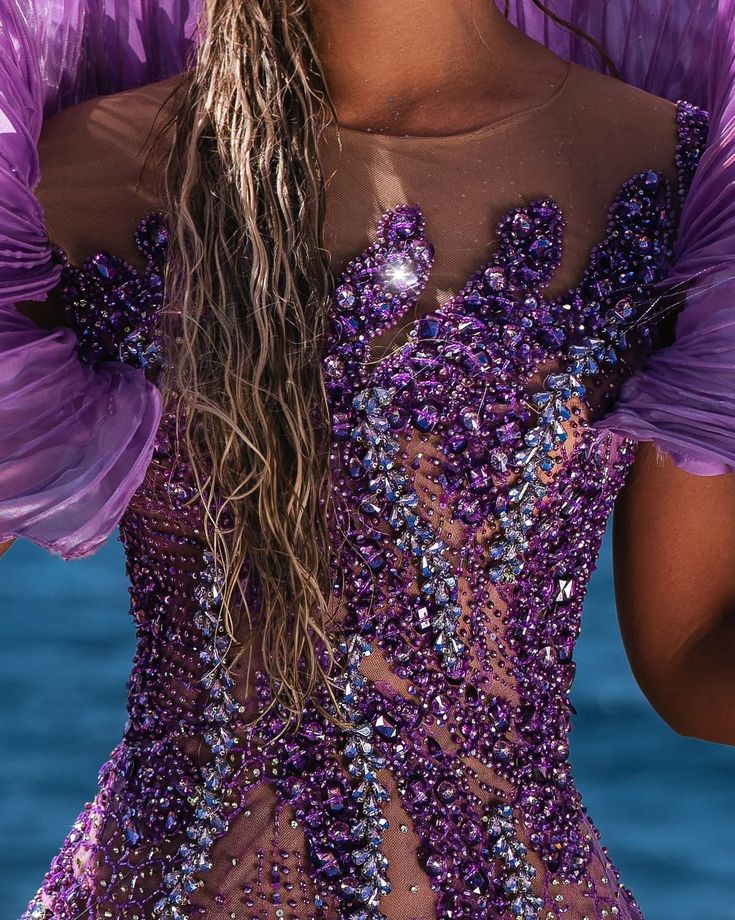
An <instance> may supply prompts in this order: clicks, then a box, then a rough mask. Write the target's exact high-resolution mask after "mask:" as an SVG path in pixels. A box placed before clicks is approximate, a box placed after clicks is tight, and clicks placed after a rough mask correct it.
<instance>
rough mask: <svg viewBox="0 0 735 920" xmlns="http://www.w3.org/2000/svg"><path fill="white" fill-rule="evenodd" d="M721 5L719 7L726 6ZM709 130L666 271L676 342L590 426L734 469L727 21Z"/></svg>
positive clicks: (731, 67) (733, 71)
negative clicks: (679, 294) (674, 303)
mask: <svg viewBox="0 0 735 920" xmlns="http://www.w3.org/2000/svg"><path fill="white" fill-rule="evenodd" d="M726 7H729V5H725V4H723V5H722V7H721V12H722V13H723V15H724V13H725V12H727V10H726ZM711 53H712V61H713V65H714V66H713V69H712V73H711V85H710V93H709V95H710V98H711V99H712V100H713V107H712V110H711V112H710V132H709V139H708V142H707V147H706V149H705V152H704V154H703V156H702V158H701V160H700V162H699V165H698V167H697V169H696V172H695V175H694V179H693V181H692V184H691V187H690V189H689V193H688V195H687V197H686V200H685V202H684V207H683V210H682V214H681V221H680V225H679V237H678V241H677V246H676V250H675V254H674V265H673V270H672V272H671V273H670V274H669V275H668V277H667V278H665V279H664V280H663V281H662V282H661V283H660V287H661V288H662V289H669V288H670V289H673V290H676V289H677V288H680V289H682V290H685V291H686V295H685V304H684V306H683V308H682V309H681V311H680V313H679V314H678V316H677V320H676V325H675V334H674V342H673V344H671V345H670V346H668V347H666V348H662V349H660V350H659V351H657V352H655V353H654V354H653V355H652V357H651V358H650V360H649V361H648V362H647V363H646V364H645V365H644V366H643V367H642V368H641V369H640V370H638V371H637V372H636V373H634V374H633V376H632V377H630V378H629V379H628V380H627V381H626V383H625V384H624V386H623V388H622V391H621V394H620V398H619V400H618V401H617V402H616V404H615V406H614V407H613V409H612V410H611V411H610V412H609V413H608V414H607V415H606V416H605V417H604V418H602V419H601V420H599V421H598V422H597V423H596V426H595V427H598V428H601V429H612V430H613V431H616V432H618V433H620V434H622V435H625V436H627V437H630V438H633V439H634V440H636V441H653V442H654V443H655V444H656V445H657V447H658V448H659V449H660V450H661V451H663V452H665V453H667V454H669V455H670V456H671V458H672V459H673V460H674V462H675V463H676V464H677V465H678V466H680V467H682V468H683V469H685V470H687V471H689V472H692V473H696V474H699V475H716V474H720V473H726V472H732V471H735V20H733V18H732V17H729V18H728V21H722V20H720V22H719V23H718V28H717V29H716V30H715V32H714V35H713V39H712V49H711Z"/></svg>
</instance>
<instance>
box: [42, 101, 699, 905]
mask: <svg viewBox="0 0 735 920" xmlns="http://www.w3.org/2000/svg"><path fill="white" fill-rule="evenodd" d="M678 123H679V145H678V150H677V165H678V169H679V188H678V189H676V190H675V189H674V188H673V187H672V185H671V183H670V182H669V181H668V180H667V179H666V178H665V177H664V176H663V175H662V174H661V173H659V172H656V171H653V170H646V171H644V172H642V173H640V174H637V175H635V176H633V177H631V178H630V179H629V180H628V181H627V182H626V183H624V185H623V186H622V187H621V188H620V190H619V192H618V194H617V196H616V198H615V200H614V201H613V202H612V204H611V207H610V210H609V219H608V232H607V235H606V237H605V239H604V240H603V241H601V243H600V244H599V245H598V246H597V247H596V248H595V249H594V251H593V253H592V256H591V258H590V261H589V264H588V266H587V270H586V272H585V274H584V277H583V278H582V280H581V282H580V284H579V285H578V286H577V287H576V288H574V289H573V290H570V291H568V292H566V293H565V294H563V295H561V296H558V297H556V298H553V299H552V298H548V297H547V296H545V289H546V287H547V286H548V284H549V282H550V280H551V279H552V277H553V276H554V273H555V271H556V269H557V268H558V265H559V262H560V258H561V248H562V245H563V237H564V223H565V221H564V216H563V214H562V211H561V209H560V207H559V206H558V204H557V203H556V202H555V201H553V200H551V199H548V198H536V199H534V200H532V201H529V202H528V203H526V204H524V205H521V206H518V207H515V208H513V209H511V210H510V211H508V212H507V214H506V215H505V216H504V217H503V218H502V220H501V221H500V223H499V224H498V226H497V237H496V244H497V245H496V246H495V248H494V251H493V254H492V255H491V257H490V258H489V260H488V261H487V263H486V264H484V265H482V266H481V267H480V268H479V269H478V270H477V271H476V272H475V273H474V274H473V275H472V277H471V278H469V280H468V281H467V282H466V284H465V285H464V286H463V287H462V288H461V290H460V291H459V292H458V294H457V295H456V296H455V297H453V298H452V299H451V300H450V301H448V302H447V303H446V304H444V305H443V306H442V307H441V308H439V309H438V310H435V311H432V312H430V313H424V314H423V315H420V316H419V317H417V318H416V320H415V322H414V323H413V324H412V325H411V327H410V332H409V335H408V336H407V337H406V338H405V339H404V341H403V342H402V343H400V344H399V345H398V346H397V347H396V348H394V349H392V350H391V351H390V352H388V353H384V354H382V355H378V356H374V355H373V354H372V347H371V346H372V342H373V340H375V338H376V337H377V335H378V334H379V333H381V332H383V331H384V330H385V329H387V328H388V327H389V326H391V325H392V324H395V323H397V322H398V321H399V320H401V319H402V318H403V317H404V316H405V315H406V314H407V313H408V312H409V311H410V309H411V307H412V306H413V305H415V304H416V302H417V300H418V298H419V297H420V295H421V291H422V286H423V284H424V283H425V282H426V279H427V277H428V273H429V272H430V270H431V266H432V261H433V249H432V246H431V243H430V241H429V240H428V239H427V238H426V235H425V225H424V219H423V215H422V212H421V209H420V207H418V206H416V205H411V204H403V203H401V204H399V205H397V206H396V207H395V208H393V209H391V210H390V211H388V212H386V213H385V214H384V215H383V217H382V218H381V220H380V222H379V225H378V228H377V234H376V239H375V241H374V243H373V244H372V245H371V246H370V247H369V248H368V249H367V250H366V251H364V252H363V253H361V254H360V255H359V256H357V257H356V258H354V259H353V260H352V261H350V262H349V264H348V265H347V266H346V268H345V270H344V271H343V273H342V274H341V275H340V277H339V278H338V279H336V283H335V289H334V302H333V314H332V323H331V329H330V336H329V341H328V343H327V347H326V349H325V353H324V358H323V372H324V376H325V381H326V385H327V391H328V396H329V401H330V406H331V411H332V423H333V424H332V435H333V437H332V442H331V455H330V464H331V473H332V486H333V489H334V497H335V502H334V508H335V510H334V519H333V522H332V524H333V528H334V542H333V547H332V555H333V562H334V565H335V570H336V569H337V568H339V570H340V571H342V572H344V573H347V577H346V578H342V579H340V580H339V587H337V586H336V585H335V589H334V600H335V605H336V607H337V608H338V609H339V612H340V616H339V618H338V629H339V631H338V634H337V635H336V637H335V641H336V644H337V647H338V651H339V655H340V661H341V668H342V672H341V676H340V679H339V688H340V691H339V692H340V695H341V700H340V702H341V704H342V707H343V710H344V711H345V712H346V713H347V716H348V720H349V724H350V728H349V729H348V730H345V729H339V728H337V727H335V725H334V724H333V723H332V722H330V721H329V720H328V719H325V718H324V717H323V716H322V715H320V714H319V712H318V709H317V707H316V706H310V708H309V709H308V710H307V711H306V712H304V714H303V719H302V723H301V726H300V728H299V729H298V730H297V731H287V732H285V733H281V731H280V730H281V728H282V727H283V724H284V718H283V714H282V713H280V712H279V710H278V708H277V707H275V708H272V709H271V710H270V711H269V714H268V715H267V716H266V718H265V719H264V720H263V721H262V722H261V723H259V725H258V727H257V730H256V731H253V730H251V729H250V728H249V727H248V724H247V718H246V716H247V715H248V714H249V713H251V712H252V711H253V710H254V709H255V708H257V707H258V706H266V705H267V703H268V702H269V690H268V684H267V681H266V680H265V678H264V676H263V674H262V672H259V673H258V674H257V676H256V681H255V686H254V688H253V691H252V692H251V693H246V691H245V689H244V684H243V680H242V676H243V670H244V669H243V665H242V663H241V662H234V663H233V662H231V661H230V660H229V659H228V646H227V642H226V641H225V639H224V638H223V636H222V635H221V631H220V630H219V629H218V625H219V623H218V609H219V584H220V573H219V572H218V571H217V570H216V568H215V567H214V566H213V560H212V557H211V554H210V553H209V552H208V550H207V548H206V541H205V539H204V535H203V527H202V519H201V509H200V508H199V507H198V505H197V503H196V501H194V502H192V501H191V499H192V497H194V496H195V490H194V488H193V483H192V479H191V474H190V471H189V469H188V467H187V464H186V458H185V457H183V456H181V455H180V453H179V452H178V451H177V449H176V447H175V440H174V437H173V434H174V425H175V416H174V415H173V413H171V412H170V413H168V414H167V415H166V416H165V417H164V421H163V423H162V425H161V429H160V431H159V436H158V440H157V444H156V449H155V453H154V457H153V460H152V463H151V466H150V468H149V471H148V474H147V476H146V479H145V481H144V483H143V484H142V486H141V487H140V489H139V490H138V492H137V494H136V496H135V497H134V499H133V501H132V503H131V505H130V507H129V509H128V511H127V513H126V515H125V518H124V519H123V521H122V523H121V538H122V541H123V544H124V546H125V549H126V553H127V560H128V572H129V575H130V579H131V598H132V603H131V610H132V614H133V618H134V620H135V623H136V627H137V630H138V648H137V652H136V658H135V662H134V668H133V672H132V675H131V679H130V683H129V706H128V713H129V718H128V723H127V725H126V729H125V735H124V738H123V740H122V742H121V744H120V745H119V746H118V747H117V748H116V749H115V751H114V752H113V754H112V756H111V759H110V760H109V761H108V763H107V764H106V765H105V766H104V767H103V769H102V771H101V774H100V791H99V794H98V796H97V797H96V799H95V801H94V802H93V803H92V804H91V805H90V807H89V808H88V809H87V810H85V812H84V813H83V814H82V815H81V816H80V819H79V821H78V823H77V824H76V825H75V827H74V829H73V831H72V833H71V834H70V836H69V838H68V840H67V841H66V843H65V846H64V848H63V850H62V852H61V853H60V854H59V856H58V857H57V859H56V860H55V862H54V865H53V867H52V870H51V872H50V873H49V876H48V877H47V879H46V881H45V882H44V886H43V888H42V890H41V892H39V895H38V896H37V898H36V899H35V900H34V902H33V903H32V905H31V906H30V908H29V912H28V916H29V917H33V918H47V917H54V918H56V917H59V918H65V920H66V918H68V920H71V918H72V917H77V916H79V915H80V911H81V912H84V911H87V912H88V915H89V916H90V917H95V918H102V917H115V918H124V920H134V918H141V920H142V918H148V917H156V918H169V920H175V918H180V917H186V916H199V917H208V918H213V920H220V918H223V920H224V918H232V920H240V918H242V920H246V918H247V920H251V918H274V917H275V918H299V920H306V918H330V920H331V918H338V917H339V918H351V920H380V918H388V920H398V918H406V920H408V918H424V917H425V918H442V920H443V918H473V920H474V918H477V920H479V918H503V920H505V918H509V917H517V918H523V920H540V918H544V920H546V918H558V917H565V918H569V920H572V918H574V920H582V918H584V917H587V918H603V917H611V918H612V917H617V918H621V920H622V918H629V920H638V918H640V912H639V909H638V906H637V904H636V902H635V900H634V898H633V896H632V895H631V894H630V892H629V891H628V890H627V889H626V888H625V887H624V886H623V885H622V884H621V883H620V882H619V880H618V874H617V871H616V869H615V867H614V865H613V864H612V863H611V861H610V859H609V857H608V854H607V852H606V850H605V848H604V847H603V846H602V845H601V843H600V840H599V835H598V834H597V831H596V829H595V827H594V825H593V823H592V821H591V820H590V818H589V816H588V815H587V814H586V812H585V810H584V807H583V805H582V803H581V800H580V797H579V793H578V791H577V789H576V787H575V783H574V779H573V776H572V772H571V769H570V764H569V759H568V755H569V748H568V742H567V736H568V732H569V729H570V714H571V712H572V707H571V704H570V701H569V690H570V686H571V684H572V680H573V677H574V667H575V666H574V661H573V650H574V644H575V640H576V638H577V636H578V633H579V629H580V615H581V608H582V601H583V597H584V593H585V590H586V584H587V581H588V578H589V576H590V573H591V571H592V569H593V567H594V565H595V560H596V558H597V554H598V551H599V547H600V543H601V540H602V536H603V533H604V529H605V524H606V521H607V519H608V516H609V514H610V511H611V509H612V506H613V503H614V501H615V497H616V495H617V493H618V491H619V489H620V488H621V486H622V484H623V482H624V480H625V476H626V473H627V471H628V469H629V467H630V464H631V462H632V460H633V455H634V446H633V443H632V442H631V441H628V440H625V439H623V438H620V437H617V436H614V435H612V434H611V433H610V432H606V431H599V430H596V429H595V428H594V427H592V423H593V422H594V420H595V419H596V418H598V417H600V416H601V415H602V414H603V413H604V411H605V409H606V408H607V407H609V406H610V405H612V403H613V402H614V399H615V394H616V392H617V391H618V389H619V387H620V386H621V384H622V382H623V381H624V380H625V378H626V377H627V376H628V375H629V374H630V373H631V372H632V371H634V369H635V367H636V366H637V365H638V364H639V363H640V362H641V361H642V360H644V358H645V356H646V354H647V353H648V352H649V351H650V349H651V348H652V347H653V346H654V345H655V343H656V336H657V333H658V329H659V320H660V313H661V310H660V303H659V301H658V300H657V299H656V298H653V297H652V285H653V284H654V283H655V282H657V281H660V280H661V279H662V278H664V277H665V275H666V273H667V270H668V268H669V266H670V265H671V261H672V258H673V247H674V243H675V239H676V227H677V215H678V209H679V207H680V204H681V201H682V200H683V198H684V197H685V195H686V193H687V191H688V188H689V183H690V181H691V177H692V175H693V172H694V169H695V167H696V164H697V161H698V158H699V156H700V155H701V152H702V149H703V147H704V143H705V139H706V129H707V116H706V113H704V112H702V111H701V110H699V109H696V108H695V107H694V106H691V105H689V104H687V103H685V102H680V103H679V116H678ZM166 241H167V235H166V222H165V219H164V218H163V217H162V216H161V215H151V216H150V217H149V218H147V219H146V220H145V221H144V222H143V224H142V225H141V227H140V229H139V231H138V243H139V247H140V250H141V252H142V253H143V254H144V255H145V256H146V259H147V262H148V268H147V269H146V271H145V273H143V274H140V273H137V272H135V271H133V270H132V269H131V268H130V267H129V266H126V265H125V264H124V263H122V262H120V261H119V260H117V259H115V258H113V257H111V256H109V255H108V254H105V253H100V254H98V255H96V256H95V257H93V258H92V259H91V260H90V261H89V262H88V263H87V264H85V265H84V266H83V267H81V268H77V267H74V266H72V265H71V264H69V263H68V261H66V262H65V265H64V276H63V281H62V293H63V296H64V299H65V303H66V305H67V313H68V320H69V323H70V324H71V325H72V326H73V327H74V328H75V329H77V331H78V334H79V337H80V357H81V358H82V359H84V360H91V361H96V360H100V359H105V358H106V359H115V360H124V361H129V362H131V363H134V364H137V365H138V366H141V367H145V368H146V371H147V373H149V374H150V375H151V376H152V377H153V378H154V379H155V378H156V377H157V376H158V374H159V373H160V372H161V370H162V369H163V368H165V355H164V353H163V351H162V349H161V344H160V342H158V340H157V338H156V315H157V311H158V309H159V308H160V305H161V301H162V294H163V291H162V271H163V265H164V261H165V250H166ZM62 258H63V256H62ZM322 702H323V703H324V704H325V705H327V706H328V702H327V701H326V700H322Z"/></svg>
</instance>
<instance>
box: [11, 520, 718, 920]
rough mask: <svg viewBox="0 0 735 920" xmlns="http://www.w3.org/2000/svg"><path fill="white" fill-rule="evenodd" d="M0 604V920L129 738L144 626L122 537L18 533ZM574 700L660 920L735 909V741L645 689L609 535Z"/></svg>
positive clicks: (613, 844)
mask: <svg viewBox="0 0 735 920" xmlns="http://www.w3.org/2000/svg"><path fill="white" fill-rule="evenodd" d="M0 617H1V622H2V635H3V636H4V638H3V640H2V642H0V700H1V701H2V717H1V718H0V880H1V882H2V883H1V884H0V920H17V918H18V916H19V914H20V913H21V911H22V910H23V908H24V907H25V905H26V903H27V902H28V900H29V899H30V897H31V896H32V894H33V893H34V892H35V890H36V888H37V887H38V884H39V883H40V880H41V877H42V875H43V873H44V872H45V870H46V869H47V868H48V864H49V862H50V860H51V857H52V856H53V855H54V853H55V852H56V851H57V850H58V848H59V846H60V844H61V842H62V840H63V838H64V836H65V835H66V833H67V831H68V829H69V827H70V826H71V824H72V822H73V821H74V819H75V817H76V816H77V814H78V812H79V811H80V810H81V808H82V806H83V804H84V802H85V801H87V800H88V799H90V798H91V797H92V796H93V795H94V792H95V789H96V775H97V770H98V768H99V767H100V765H101V764H102V763H103V761H104V760H105V759H106V758H107V756H108V754H109V752H110V751H111V749H112V748H113V746H114V745H115V744H116V743H117V742H118V741H119V739H120V736H121V732H122V727H123V724H124V721H125V682H126V679H127V675H128V671H129V668H130V661H131V657H132V653H133V639H134V635H133V628H132V623H131V622H130V621H129V619H128V616H127V588H126V581H125V576H124V571H123V558H122V549H121V547H120V545H119V543H118V542H117V541H116V540H115V539H114V538H113V539H111V540H110V541H109V543H108V545H107V546H105V547H104V548H103V549H102V550H100V552H99V553H97V554H96V555H95V556H93V557H92V558H90V559H85V560H81V561H78V562H74V563H63V562H61V561H60V560H58V559H55V558H53V557H51V556H49V555H47V554H46V553H44V552H42V551H40V550H38V549H36V548H35V547H33V546H30V545H29V544H27V543H19V544H17V545H15V546H14V547H13V548H12V549H11V551H10V552H9V553H8V555H7V556H5V557H4V558H3V559H2V560H0ZM734 666H735V663H734ZM572 701H573V703H574V705H575V707H576V708H577V710H578V715H577V716H576V718H575V722H574V728H573V731H572V734H571V745H572V762H573V764H574V769H575V774H576V778H577V783H578V785H579V787H580V789H581V791H582V794H583V796H584V799H585V801H586V804H587V808H588V811H589V813H590V815H591V816H592V818H593V820H594V821H595V823H596V824H597V826H598V827H599V829H600V831H601V832H602V836H603V841H604V842H605V843H606V844H607V846H608V847H609V849H610V853H611V856H612V858H613V860H614V861H615V862H616V863H617V865H618V867H619V868H620V870H621V872H622V877H623V881H624V882H625V884H627V885H628V887H630V888H631V889H632V890H633V891H634V893H635V894H636V896H637V898H638V900H639V901H640V903H641V905H642V906H643V909H644V913H645V916H646V918H647V920H735V893H733V887H734V883H735V748H729V747H725V746H722V745H714V744H706V743H704V742H699V741H694V740H691V739H688V738H682V737H680V736H679V735H676V734H675V733H674V732H673V731H672V730H671V729H670V728H668V726H667V725H666V724H665V723H664V722H663V721H662V720H661V719H660V718H659V717H658V716H657V715H656V713H655V712H654V711H653V710H652V709H651V707H650V706H649V705H648V703H647V702H646V700H645V698H644V697H643V696H642V694H641V692H640V690H639V689H638V687H637V685H636V684H635V681H634V680H633V677H632V676H631V673H630V669H629V667H628V664H627V661H626V658H625V655H624V652H623V650H622V646H621V641H620V636H619V633H618V628H617V622H616V619H615V610H614V606H613V600H612V584H611V572H610V548H609V540H608V541H607V542H606V544H605V547H604V549H603V553H602V555H601V558H600V565H599V568H598V571H597V572H596V573H595V576H594V578H593V581H592V585H591V588H590V594H589V597H588V599H587V605H586V608H585V614H584V625H583V629H582V635H581V638H580V641H579V645H578V649H577V676H576V679H575V682H574V687H573V692H572Z"/></svg>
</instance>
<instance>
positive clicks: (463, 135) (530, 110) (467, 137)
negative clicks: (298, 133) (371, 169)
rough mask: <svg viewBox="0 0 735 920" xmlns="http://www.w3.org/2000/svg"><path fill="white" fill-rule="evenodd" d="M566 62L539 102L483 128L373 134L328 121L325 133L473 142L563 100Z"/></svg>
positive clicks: (369, 139) (353, 138)
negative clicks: (428, 132)
mask: <svg viewBox="0 0 735 920" xmlns="http://www.w3.org/2000/svg"><path fill="white" fill-rule="evenodd" d="M566 63H567V68H566V72H565V74H564V76H563V77H562V79H561V81H560V82H559V83H557V84H556V86H555V87H554V89H553V91H552V92H551V94H550V95H549V96H547V97H546V98H545V99H542V100H541V101H540V102H536V103H534V104H533V105H530V106H527V107H526V108H524V109H520V110H519V111H517V112H511V113H509V114H508V115H504V116H503V117H501V118H496V119H495V120H493V121H491V122H489V123H488V124H486V125H481V126H480V127H479V128H471V129H470V130H468V131H454V132H452V133H451V134H391V133H387V132H383V131H372V130H369V129H363V128H350V127H348V126H346V125H339V124H336V123H335V122H330V123H329V124H328V125H327V130H328V131H330V132H331V133H332V134H333V135H334V136H335V137H337V138H342V137H344V138H347V139H348V140H349V141H350V142H352V143H356V144H360V143H368V144H369V143H373V142H374V141H380V142H382V143H385V144H388V145H399V146H400V145H401V144H410V145H411V146H417V147H418V146H420V147H430V146H432V145H433V144H441V145H445V144H447V145H451V144H455V143H462V142H465V141H473V140H476V139H478V140H479V139H480V138H484V137H487V136H489V135H492V134H495V133H498V132H500V131H502V130H504V129H506V128H510V127H514V126H515V125H517V124H520V123H522V122H525V121H527V120H528V119H529V118H532V117H533V116H534V115H538V114H540V113H541V112H544V111H546V109H548V108H550V107H551V106H552V105H554V104H555V103H556V102H558V101H559V100H560V99H561V98H562V97H563V95H564V94H565V90H566V89H567V87H568V86H569V84H570V83H571V75H572V72H573V70H574V69H575V65H574V64H573V63H572V62H571V61H567V62H566Z"/></svg>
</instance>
